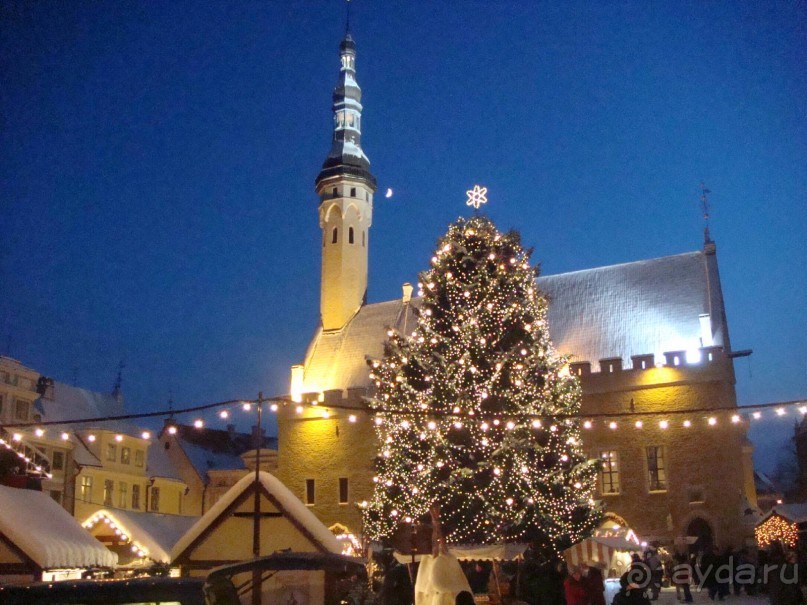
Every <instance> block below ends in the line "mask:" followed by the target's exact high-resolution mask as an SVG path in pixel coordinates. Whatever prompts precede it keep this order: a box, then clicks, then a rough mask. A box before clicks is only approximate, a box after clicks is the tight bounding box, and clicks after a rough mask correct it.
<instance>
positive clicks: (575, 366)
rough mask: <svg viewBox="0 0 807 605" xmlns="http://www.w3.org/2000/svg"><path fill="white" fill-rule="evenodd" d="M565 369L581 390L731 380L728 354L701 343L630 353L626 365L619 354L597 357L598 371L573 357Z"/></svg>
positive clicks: (731, 369)
mask: <svg viewBox="0 0 807 605" xmlns="http://www.w3.org/2000/svg"><path fill="white" fill-rule="evenodd" d="M569 371H570V372H571V373H572V374H573V375H574V376H577V377H579V378H580V382H581V384H582V386H583V392H584V393H596V392H600V391H608V390H629V389H639V388H654V387H665V386H671V385H675V384H690V383H700V382H710V381H713V380H718V379H728V380H729V381H733V366H732V362H731V358H730V356H729V355H727V354H726V353H725V351H724V350H723V348H722V347H717V346H712V347H702V348H699V349H693V350H690V351H683V350H681V351H665V352H664V353H662V354H653V353H644V354H641V355H631V357H630V366H626V365H625V363H624V359H623V358H622V357H606V358H603V359H600V360H599V371H594V370H593V369H592V363H591V362H590V361H573V362H571V363H570V364H569Z"/></svg>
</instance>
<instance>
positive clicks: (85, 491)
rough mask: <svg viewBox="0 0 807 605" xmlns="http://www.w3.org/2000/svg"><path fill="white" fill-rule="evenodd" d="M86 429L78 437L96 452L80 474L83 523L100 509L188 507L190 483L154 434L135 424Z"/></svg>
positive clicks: (179, 510)
mask: <svg viewBox="0 0 807 605" xmlns="http://www.w3.org/2000/svg"><path fill="white" fill-rule="evenodd" d="M116 428H118V430H112V427H104V428H101V429H82V430H80V431H78V432H77V433H76V436H77V439H78V440H79V441H80V442H81V444H82V446H83V447H84V448H85V449H86V451H87V452H88V453H89V454H90V455H91V456H92V458H91V459H85V460H84V461H83V464H81V466H80V470H79V472H78V474H77V476H76V503H75V511H74V516H75V517H76V518H77V519H79V520H81V521H83V520H84V519H86V518H88V517H89V516H91V515H92V514H93V513H95V512H96V511H98V510H100V509H102V508H105V509H121V510H132V511H140V512H153V513H165V514H170V515H187V514H193V513H192V511H189V510H188V505H187V503H186V498H187V495H188V491H189V490H188V485H187V484H186V483H185V482H184V481H182V479H181V478H180V477H179V473H178V472H177V471H176V469H175V467H174V465H173V464H172V463H171V462H170V460H168V459H167V457H166V456H165V454H164V453H163V452H164V450H163V449H162V448H161V447H160V443H159V442H157V441H154V440H152V437H151V435H149V436H148V438H144V437H143V435H141V434H140V433H141V432H142V431H141V430H140V429H137V428H136V427H129V426H119V427H116Z"/></svg>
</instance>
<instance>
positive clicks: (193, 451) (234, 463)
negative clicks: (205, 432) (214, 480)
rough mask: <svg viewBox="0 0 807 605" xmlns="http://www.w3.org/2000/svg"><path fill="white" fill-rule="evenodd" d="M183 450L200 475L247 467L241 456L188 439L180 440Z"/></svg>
mask: <svg viewBox="0 0 807 605" xmlns="http://www.w3.org/2000/svg"><path fill="white" fill-rule="evenodd" d="M178 443H179V444H180V446H181V447H182V451H183V452H185V454H186V455H187V456H188V460H190V462H191V464H192V465H193V468H195V469H196V472H197V473H199V476H200V477H205V476H207V472H208V471H212V470H225V469H226V470H230V469H243V468H246V466H245V465H244V461H243V460H242V458H241V456H238V455H236V454H231V453H229V452H214V451H211V450H209V449H206V448H203V447H201V446H198V445H194V444H192V443H188V442H187V441H178Z"/></svg>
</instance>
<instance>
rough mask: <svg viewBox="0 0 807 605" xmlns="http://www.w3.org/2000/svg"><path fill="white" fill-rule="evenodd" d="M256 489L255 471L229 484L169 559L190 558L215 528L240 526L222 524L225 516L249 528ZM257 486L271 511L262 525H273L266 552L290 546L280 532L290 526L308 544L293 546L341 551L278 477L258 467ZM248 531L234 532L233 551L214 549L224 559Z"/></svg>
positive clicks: (180, 560) (180, 541)
mask: <svg viewBox="0 0 807 605" xmlns="http://www.w3.org/2000/svg"><path fill="white" fill-rule="evenodd" d="M255 489H256V484H255V474H254V473H249V474H248V475H247V476H245V477H243V478H242V479H241V480H240V481H238V483H236V484H235V485H234V486H233V487H231V488H230V489H229V490H228V491H227V492H226V493H225V494H224V495H223V496H222V497H221V498H220V499H219V500H218V501H217V502H216V503H215V504H214V505H213V506H212V507H210V510H208V511H207V512H206V513H205V514H204V515H202V517H201V518H200V519H199V520H198V521H197V522H196V523H195V524H194V525H193V526H192V527H191V528H190V529H189V530H188V531H187V532H186V533H185V535H183V536H182V538H180V540H179V541H178V542H177V543H176V544H175V545H174V547H173V549H172V550H171V559H172V561H174V562H178V563H180V564H185V563H186V562H187V561H186V560H187V559H191V558H193V555H194V551H195V550H197V549H198V548H199V547H200V545H202V543H203V542H204V541H205V540H207V539H209V538H210V536H211V534H212V533H214V532H216V531H225V532H227V531H237V530H238V529H239V528H234V527H227V526H226V525H225V523H226V522H227V521H228V520H230V521H239V522H241V521H245V522H246V523H247V525H248V526H249V527H250V528H251V523H252V520H251V519H250V518H249V517H248V512H249V511H251V510H252V495H253V494H254V490H255ZM257 489H259V490H260V491H261V494H262V500H263V504H262V506H261V510H262V511H263V512H264V513H267V511H268V510H269V509H270V508H271V509H273V511H274V512H268V513H267V514H266V515H264V516H263V517H262V519H261V524H262V526H263V527H264V528H266V527H267V526H268V527H270V528H272V527H273V526H275V527H274V528H273V529H272V531H271V532H269V534H270V535H271V536H272V539H273V540H274V541H275V543H274V544H267V543H266V539H265V537H264V540H263V541H262V546H263V550H265V551H266V553H267V554H268V553H270V552H273V551H274V550H282V549H285V548H287V547H289V546H290V544H289V543H287V542H286V541H285V540H287V539H289V538H288V537H284V536H283V532H284V531H290V528H293V530H291V531H295V532H296V533H297V534H299V535H301V536H302V537H303V539H304V541H306V543H307V544H308V548H307V549H304V548H295V549H293V550H310V551H319V552H332V553H336V554H340V553H341V551H342V548H341V545H340V544H339V542H338V540H337V539H336V537H335V536H334V535H333V533H331V531H330V530H329V529H328V528H327V527H325V525H323V523H322V521H320V520H319V519H317V517H316V516H315V515H314V513H313V512H311V510H310V509H309V508H308V507H306V505H305V504H303V503H302V501H301V500H300V499H299V498H298V497H297V496H295V495H294V494H293V493H292V492H291V490H289V488H287V487H286V486H285V485H283V483H281V481H280V480H279V479H278V478H277V477H275V476H274V475H272V474H271V473H267V472H266V471H261V472H260V473H259V484H258V485H257ZM242 509H243V510H242ZM244 515H247V518H246V519H243V517H244ZM240 530H242V531H243V530H244V527H240ZM228 535H229V534H228ZM251 535H252V533H251V529H250V530H249V531H247V532H246V533H244V534H242V533H238V534H233V535H232V540H233V541H234V542H237V543H233V545H232V553H223V552H217V553H216V554H217V556H218V557H219V559H220V560H224V559H226V558H227V556H228V555H233V554H237V551H238V549H239V548H240V549H242V550H243V548H244V544H242V543H241V542H243V539H244V537H245V536H250V537H251ZM289 541H291V540H290V539H289ZM246 550H247V551H248V550H249V548H248V547H247V549H246ZM241 558H243V557H241ZM236 560H237V559H236Z"/></svg>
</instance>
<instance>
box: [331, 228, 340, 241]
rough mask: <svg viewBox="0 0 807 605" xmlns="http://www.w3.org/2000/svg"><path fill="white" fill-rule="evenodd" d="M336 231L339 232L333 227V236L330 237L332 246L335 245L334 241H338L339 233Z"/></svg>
mask: <svg viewBox="0 0 807 605" xmlns="http://www.w3.org/2000/svg"><path fill="white" fill-rule="evenodd" d="M338 231H339V230H338V229H337V228H336V227H334V228H333V235H332V236H331V243H332V244H335V243H336V241H337V240H338V239H339V233H338Z"/></svg>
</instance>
